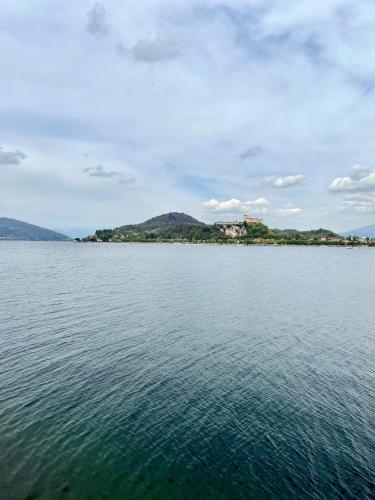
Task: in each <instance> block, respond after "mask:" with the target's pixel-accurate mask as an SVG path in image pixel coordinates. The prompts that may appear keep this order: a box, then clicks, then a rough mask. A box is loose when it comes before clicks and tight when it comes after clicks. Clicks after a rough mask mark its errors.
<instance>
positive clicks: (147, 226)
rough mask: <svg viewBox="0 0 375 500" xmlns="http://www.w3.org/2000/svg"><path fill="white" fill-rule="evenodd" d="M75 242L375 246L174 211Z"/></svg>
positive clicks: (332, 235)
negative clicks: (210, 220)
mask: <svg viewBox="0 0 375 500" xmlns="http://www.w3.org/2000/svg"><path fill="white" fill-rule="evenodd" d="M75 241H76V242H79V243H97V242H99V243H105V242H112V243H181V244H184V243H195V244H220V245H233V244H242V245H266V246H283V245H297V246H298V245H304V246H336V247H355V246H367V247H373V246H374V247H375V239H371V238H360V237H356V236H341V235H339V234H336V233H334V232H333V231H330V230H328V229H322V228H320V229H316V230H310V231H298V230H296V229H270V228H268V226H267V225H266V224H264V222H263V220H261V219H257V218H255V217H250V216H244V219H243V221H240V222H238V221H229V222H222V221H220V222H216V223H214V224H204V223H203V222H200V221H198V220H197V219H194V218H193V217H191V216H189V215H186V214H183V213H177V212H171V213H168V214H164V215H160V216H158V217H154V218H152V219H149V220H147V221H145V222H143V223H141V224H132V225H126V226H120V227H118V228H115V229H98V230H96V231H95V234H93V235H89V236H87V237H85V238H75Z"/></svg>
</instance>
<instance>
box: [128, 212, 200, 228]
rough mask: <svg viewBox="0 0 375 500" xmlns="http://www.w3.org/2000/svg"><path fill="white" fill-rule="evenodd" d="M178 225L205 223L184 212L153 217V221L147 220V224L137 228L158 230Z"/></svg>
mask: <svg viewBox="0 0 375 500" xmlns="http://www.w3.org/2000/svg"><path fill="white" fill-rule="evenodd" d="M177 224H196V225H203V222H199V220H197V219H194V217H191V216H190V215H187V214H184V213H182V212H170V213H168V214H163V215H158V216H157V217H153V218H152V219H149V220H146V222H142V223H141V224H137V226H139V227H141V228H142V229H156V228H160V227H166V226H175V225H177Z"/></svg>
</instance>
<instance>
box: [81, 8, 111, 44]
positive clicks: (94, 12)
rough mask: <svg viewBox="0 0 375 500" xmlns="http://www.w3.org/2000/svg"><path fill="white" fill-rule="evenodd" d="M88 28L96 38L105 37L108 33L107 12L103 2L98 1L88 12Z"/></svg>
mask: <svg viewBox="0 0 375 500" xmlns="http://www.w3.org/2000/svg"><path fill="white" fill-rule="evenodd" d="M86 30H87V31H88V32H89V33H90V35H92V36H94V37H96V38H103V37H105V36H107V35H108V33H109V24H108V22H107V12H106V10H105V8H104V6H103V5H102V4H101V3H96V4H95V5H94V6H93V7H92V8H91V9H90V10H89V12H88V13H87V25H86Z"/></svg>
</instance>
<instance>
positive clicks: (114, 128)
mask: <svg viewBox="0 0 375 500" xmlns="http://www.w3.org/2000/svg"><path fill="white" fill-rule="evenodd" d="M374 25H375V2H374V1H373V0H361V1H360V2H359V1H358V0H314V1H312V0H311V1H309V2H297V1H295V0H221V1H220V0H200V1H198V0H178V1H177V0H173V1H171V0H158V1H155V0H127V2H124V1H123V0H105V1H101V2H100V1H98V2H95V1H91V0H82V1H81V0H65V1H64V2H52V1H50V0H48V1H47V0H2V1H1V12H0V56H1V69H2V71H1V78H0V91H1V96H2V98H1V99H0V216H2V217H11V218H16V219H21V220H25V221H27V222H31V223H34V224H38V225H42V226H45V227H49V228H53V229H58V230H61V231H63V232H64V231H65V232H69V233H70V234H72V232H73V233H74V232H75V231H78V229H80V230H82V231H88V230H91V229H95V228H99V227H109V228H111V227H116V226H119V225H122V224H128V223H137V222H141V221H143V220H145V219H148V218H150V217H153V216H155V215H159V214H162V213H166V212H170V211H177V212H185V213H188V214H190V215H192V216H194V217H197V218H198V219H200V220H202V221H204V222H208V223H210V222H214V221H216V220H223V219H225V220H238V219H241V218H242V216H243V215H244V214H250V215H254V216H257V217H262V218H263V219H264V220H265V223H266V224H267V225H269V226H270V227H279V228H297V229H310V228H318V227H326V228H329V229H333V230H335V231H343V230H349V229H352V228H356V227H359V226H362V225H366V224H374V223H375V138H374V130H375V64H374V61H375V29H374Z"/></svg>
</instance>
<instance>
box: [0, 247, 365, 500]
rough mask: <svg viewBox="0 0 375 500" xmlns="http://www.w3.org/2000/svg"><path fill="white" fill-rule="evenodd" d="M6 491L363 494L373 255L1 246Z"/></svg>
mask: <svg viewBox="0 0 375 500" xmlns="http://www.w3.org/2000/svg"><path fill="white" fill-rule="evenodd" d="M0 279H1V281H0V283H1V285H0V318H1V323H0V353H1V365H0V497H1V499H2V500H3V499H6V500H21V499H26V498H29V499H31V498H38V499H64V498H67V499H69V498H70V499H80V500H81V499H100V498H108V499H111V500H115V499H137V498H139V499H154V498H155V499H156V498H161V499H183V498H187V499H205V498H213V499H221V498H222V499H232V498H233V499H235V498H236V499H237V498H244V499H245V498H246V499H247V498H249V499H271V498H281V499H283V498H285V499H286V498H299V499H300V498H314V499H321V498H326V499H331V498H346V499H347V498H353V499H370V498H374V496H375V483H374V462H375V431H374V415H375V403H374V387H375V343H374V335H375V334H374V332H375V327H374V324H375V249H371V248H355V249H353V250H348V249H346V248H327V247H317V248H310V247H271V248H268V247H256V246H248V247H246V246H241V245H236V246H219V245H178V244H175V245H168V244H110V243H108V244H100V243H98V244H95V243H94V244H75V243H71V242H67V243H58V242H12V241H2V242H0Z"/></svg>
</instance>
